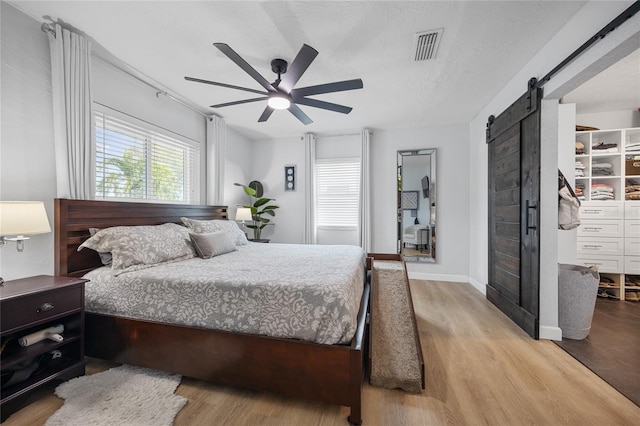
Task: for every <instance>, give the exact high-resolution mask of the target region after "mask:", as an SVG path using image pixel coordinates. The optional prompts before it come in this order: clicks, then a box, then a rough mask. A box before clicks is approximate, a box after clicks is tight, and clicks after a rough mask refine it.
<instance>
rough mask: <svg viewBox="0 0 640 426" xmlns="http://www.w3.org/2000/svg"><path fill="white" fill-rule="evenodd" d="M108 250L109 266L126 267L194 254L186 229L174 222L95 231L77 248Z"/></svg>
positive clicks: (190, 256) (102, 251)
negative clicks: (109, 254) (110, 256)
mask: <svg viewBox="0 0 640 426" xmlns="http://www.w3.org/2000/svg"><path fill="white" fill-rule="evenodd" d="M85 247H86V248H90V249H93V250H95V251H97V252H98V253H111V255H112V259H113V260H112V263H111V267H112V268H114V269H126V268H129V267H132V266H138V265H146V266H150V265H156V264H158V263H162V262H167V261H171V260H184V259H190V258H192V257H195V256H196V254H195V251H194V249H193V246H192V245H191V241H190V239H189V231H188V230H187V229H186V228H185V227H183V226H180V225H178V224H175V223H165V224H163V225H157V226H114V227H112V228H105V229H102V230H100V231H98V232H96V233H95V235H93V236H92V237H90V238H89V239H88V240H86V241H85V242H84V243H82V244H81V245H80V247H78V250H82V249H83V248H85Z"/></svg>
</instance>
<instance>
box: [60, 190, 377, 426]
mask: <svg viewBox="0 0 640 426" xmlns="http://www.w3.org/2000/svg"><path fill="white" fill-rule="evenodd" d="M183 216H186V217H191V218H196V219H227V207H226V206H195V205H176V204H152V203H128V202H111V201H87V200H66V199H56V200H55V274H56V275H63V276H75V277H77V276H82V275H84V274H85V273H87V272H88V271H90V270H92V269H95V268H97V267H99V266H101V263H100V258H99V256H98V255H97V253H96V252H94V251H93V250H81V251H77V248H78V246H79V245H80V244H82V242H83V241H84V240H86V239H87V238H88V237H89V228H90V227H91V228H94V227H95V228H106V227H110V226H118V225H120V226H132V225H157V224H162V223H166V222H175V223H181V221H180V218H181V217H183ZM367 263H368V264H369V263H370V262H367ZM367 275H369V274H366V273H365V277H366V276H367ZM369 294H370V291H369V282H368V279H366V278H365V291H364V294H363V297H362V301H361V304H360V312H359V314H358V328H357V331H356V334H355V336H354V338H353V340H352V341H351V344H345V345H321V344H315V343H309V342H304V341H299V340H292V339H280V338H272V337H266V336H259V335H250V334H241V333H230V332H226V331H219V330H210V329H205V328H199V327H187V326H178V325H170V324H163V323H158V322H153V321H142V320H134V319H128V318H122V317H115V316H109V315H100V314H92V313H86V316H85V318H86V325H85V333H86V335H85V341H86V354H87V355H88V356H91V357H96V358H101V359H106V360H111V361H114V362H117V363H123V364H131V365H137V366H141V367H147V368H153V369H157V370H162V371H168V372H171V373H177V374H182V375H185V376H188V377H194V378H197V379H202V380H207V381H211V382H216V383H220V384H223V385H229V386H235V387H241V388H247V389H254V390H259V391H271V392H277V393H281V394H284V395H287V396H291V397H296V398H303V399H309V400H313V401H319V402H325V403H330V404H336V405H343V406H347V407H349V408H350V414H349V417H348V419H347V420H348V421H349V423H351V424H361V423H362V412H361V410H362V407H361V405H362V383H363V379H364V376H365V374H366V372H367V371H368V369H367V368H366V366H367V362H368V323H367V314H368V306H369Z"/></svg>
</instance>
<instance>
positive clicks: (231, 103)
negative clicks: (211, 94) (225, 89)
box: [211, 96, 269, 108]
mask: <svg viewBox="0 0 640 426" xmlns="http://www.w3.org/2000/svg"><path fill="white" fill-rule="evenodd" d="M267 99H269V98H267V97H266V96H264V97H262V98H252V99H244V100H242V101H234V102H226V103H224V104H217V105H211V108H222V107H227V106H232V105H240V104H248V103H249V102H258V101H266V100H267Z"/></svg>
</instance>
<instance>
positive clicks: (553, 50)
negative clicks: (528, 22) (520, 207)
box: [469, 1, 640, 338]
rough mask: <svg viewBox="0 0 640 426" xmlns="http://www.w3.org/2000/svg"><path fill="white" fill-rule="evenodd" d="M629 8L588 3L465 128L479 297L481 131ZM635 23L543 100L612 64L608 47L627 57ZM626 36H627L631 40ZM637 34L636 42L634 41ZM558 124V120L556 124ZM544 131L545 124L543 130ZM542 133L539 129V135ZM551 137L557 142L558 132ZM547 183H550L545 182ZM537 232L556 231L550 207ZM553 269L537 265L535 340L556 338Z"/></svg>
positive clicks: (550, 168) (483, 232)
mask: <svg viewBox="0 0 640 426" xmlns="http://www.w3.org/2000/svg"><path fill="white" fill-rule="evenodd" d="M631 3H632V2H630V1H626V2H599V1H590V2H588V3H587V4H586V5H585V6H584V7H583V8H582V9H581V10H580V11H579V12H578V13H577V14H576V15H575V16H574V18H573V19H572V20H571V21H570V22H568V23H567V24H566V25H565V26H564V27H563V28H562V29H561V30H560V31H559V32H558V33H557V34H556V35H555V36H554V37H553V38H552V39H551V40H550V41H549V43H547V44H546V45H545V47H543V49H541V51H540V52H539V53H538V54H536V55H535V56H534V57H533V58H532V59H531V61H530V62H529V63H528V64H527V65H526V66H525V67H524V68H523V69H522V71H520V72H519V73H518V74H517V75H516V76H515V77H514V78H513V79H512V80H511V81H510V82H509V83H508V84H507V85H506V86H505V88H504V89H503V90H502V91H501V92H500V93H498V94H496V96H495V97H494V98H493V99H492V100H491V101H490V102H489V103H488V104H487V106H486V107H485V108H484V109H483V110H482V111H480V113H479V114H478V115H477V116H476V117H475V118H474V119H473V120H472V122H471V124H470V146H469V147H470V155H471V158H473V159H474V161H473V162H472V163H471V173H470V180H469V188H470V205H472V206H474V211H475V212H476V214H475V215H472V216H471V221H470V230H471V235H470V244H469V259H470V263H469V275H470V278H471V283H472V284H473V285H474V286H476V287H477V288H478V289H479V290H480V291H482V292H484V291H485V285H486V283H487V276H488V267H487V247H488V237H487V226H486V224H487V207H486V206H487V149H486V145H485V126H486V121H487V117H488V116H489V115H492V114H493V115H496V116H497V115H498V114H499V113H500V112H502V111H503V110H504V109H505V108H507V107H508V106H509V105H510V104H511V103H512V102H513V101H515V100H516V99H517V98H518V97H519V96H521V95H522V94H523V93H524V92H525V90H526V87H527V81H528V80H529V79H530V78H531V77H538V78H541V77H543V76H544V75H546V74H547V73H548V72H549V71H550V70H551V69H553V68H554V67H555V66H556V65H557V64H558V63H560V62H562V60H563V59H564V58H565V57H567V56H568V55H569V54H571V53H572V52H573V51H574V50H575V49H577V48H578V47H579V46H580V45H582V44H583V43H584V42H585V41H586V40H588V39H589V38H591V36H593V35H594V34H595V33H596V32H597V31H598V30H600V29H601V28H603V27H604V26H605V25H606V24H608V23H609V22H610V21H611V20H612V19H613V18H615V17H616V16H617V15H618V14H620V13H621V12H622V11H623V10H624V9H626V8H627V7H628V6H629V5H630V4H631ZM639 19H640V17H639V16H638V15H636V16H634V17H633V18H631V19H630V20H629V21H627V22H626V23H625V24H623V25H621V26H620V27H618V28H617V29H616V31H614V32H613V33H610V34H609V35H608V36H607V37H605V38H604V39H602V40H601V41H600V42H598V43H597V44H596V45H595V46H592V47H591V48H590V49H589V50H588V51H587V52H586V53H585V54H584V55H582V56H581V57H580V58H578V59H576V60H574V61H573V62H572V63H571V64H570V65H569V66H568V67H567V68H565V70H563V71H562V72H561V73H559V74H558V75H556V76H555V77H554V78H553V79H552V80H551V81H549V82H548V83H547V84H546V85H545V88H544V90H545V97H548V98H556V99H559V98H561V97H562V96H564V95H565V94H566V93H568V92H569V91H571V90H573V89H574V88H575V87H577V86H579V85H580V84H582V83H583V82H585V81H586V80H588V79H589V78H591V77H592V76H593V75H595V72H594V69H595V68H598V67H600V69H604V68H606V66H605V65H606V64H605V62H606V61H607V60H611V59H610V57H608V54H609V53H611V50H612V49H613V47H612V46H617V45H624V46H623V47H624V48H625V49H628V50H629V51H630V50H631V49H632V48H637V46H638V41H637V33H638V28H640V25H638V22H639ZM630 34H631V35H630ZM633 34H636V36H635V37H636V38H635V39H634V38H633ZM556 122H557V120H556ZM543 125H544V124H543ZM543 132H544V129H543ZM553 132H555V135H556V137H557V129H554V130H553V131H552V132H551V133H553ZM548 143H555V144H556V145H557V140H553V138H551V139H550V140H543V147H542V151H543V152H550V151H553V150H554V149H555V150H556V151H557V146H556V147H555V148H551V147H545V146H544V144H548ZM557 166H558V164H557V161H549V162H544V161H543V163H542V169H541V173H542V175H543V176H542V178H543V180H544V182H543V183H542V185H543V187H542V190H543V191H545V194H543V196H544V197H551V196H555V195H549V194H548V192H554V191H555V190H557V186H556V185H552V186H551V187H548V183H546V182H550V181H553V180H555V173H556V168H557ZM550 177H552V178H550ZM541 209H542V211H541V218H540V223H541V228H542V229H543V230H546V229H549V228H551V229H555V228H556V227H557V211H554V210H553V208H550V206H545V205H542V204H541ZM549 245H551V246H553V247H557V233H556V232H552V231H550V232H549V233H548V235H545V239H544V240H542V239H541V248H544V247H549ZM555 267H556V266H555V264H554V265H544V264H543V265H541V268H540V270H541V277H540V278H541V279H540V337H542V338H557V336H558V332H559V328H558V327H557V324H558V322H557V312H558V308H557V274H553V273H552V274H548V273H546V269H547V268H548V269H551V270H555V269H554V268H555ZM550 275H555V276H550Z"/></svg>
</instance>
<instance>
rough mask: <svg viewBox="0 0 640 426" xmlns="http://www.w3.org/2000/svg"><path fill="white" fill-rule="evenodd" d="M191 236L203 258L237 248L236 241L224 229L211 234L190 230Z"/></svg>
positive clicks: (199, 254)
mask: <svg viewBox="0 0 640 426" xmlns="http://www.w3.org/2000/svg"><path fill="white" fill-rule="evenodd" d="M189 237H191V242H192V243H193V246H194V247H195V248H196V252H197V253H198V256H200V257H201V258H203V259H209V258H210V257H214V256H219V255H221V254H224V253H229V252H232V251H235V250H236V245H235V243H234V242H233V241H232V240H231V238H230V237H229V235H227V234H226V233H225V232H224V231H217V232H212V233H210V234H195V233H193V232H190V233H189Z"/></svg>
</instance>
